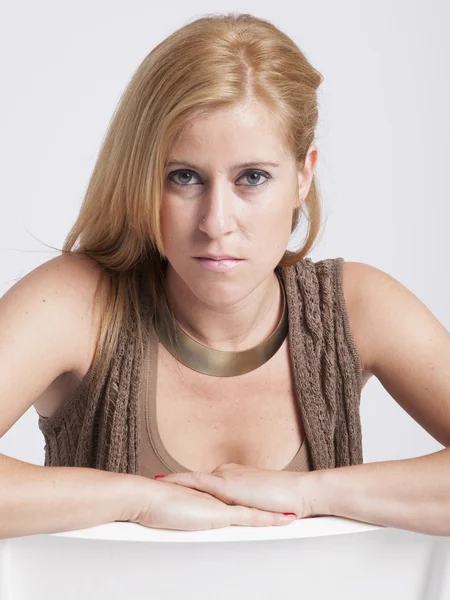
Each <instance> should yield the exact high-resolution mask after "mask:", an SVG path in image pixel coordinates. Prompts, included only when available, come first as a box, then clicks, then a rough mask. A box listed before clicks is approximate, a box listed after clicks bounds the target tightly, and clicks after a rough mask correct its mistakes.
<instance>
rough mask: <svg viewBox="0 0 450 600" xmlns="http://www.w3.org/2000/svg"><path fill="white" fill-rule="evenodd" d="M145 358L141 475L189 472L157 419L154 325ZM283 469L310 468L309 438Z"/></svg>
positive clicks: (140, 390)
mask: <svg viewBox="0 0 450 600" xmlns="http://www.w3.org/2000/svg"><path fill="white" fill-rule="evenodd" d="M149 330H150V335H149V339H148V340H147V344H146V347H145V353H144V361H143V363H142V364H143V373H142V377H141V378H140V385H139V399H138V401H139V403H140V414H141V419H140V428H141V431H140V433H141V435H140V439H141V447H140V470H139V475H142V476H144V477H150V478H153V477H154V476H155V475H156V474H158V473H160V474H161V475H168V474H169V473H181V472H189V471H191V469H187V468H186V467H184V466H183V465H181V464H180V463H179V462H177V461H176V460H175V459H174V458H173V457H172V456H171V455H170V454H169V453H168V451H167V450H166V448H165V447H164V445H163V443H162V440H161V437H160V435H159V432H158V426H157V422H156V393H157V390H156V388H157V365H158V341H159V340H158V335H157V333H156V331H155V328H154V327H153V325H151V327H150V329H149ZM282 470H283V471H310V470H312V469H311V462H310V456H309V451H308V443H307V440H306V437H304V438H303V442H302V444H301V446H300V448H299V449H298V451H297V454H296V455H295V456H294V458H293V459H292V460H291V462H290V463H289V464H288V465H286V466H285V467H284V468H283V469H282Z"/></svg>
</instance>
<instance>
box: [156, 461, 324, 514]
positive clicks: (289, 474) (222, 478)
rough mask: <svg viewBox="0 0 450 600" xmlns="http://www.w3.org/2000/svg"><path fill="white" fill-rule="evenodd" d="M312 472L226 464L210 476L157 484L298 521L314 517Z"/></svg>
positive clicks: (182, 476)
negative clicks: (274, 513)
mask: <svg viewBox="0 0 450 600" xmlns="http://www.w3.org/2000/svg"><path fill="white" fill-rule="evenodd" d="M312 478H314V476H313V474H312V473H300V472H295V471H277V470H271V469H258V468H256V467H250V466H247V465H240V464H236V463H226V464H222V465H219V466H218V467H217V468H216V469H214V471H212V472H211V473H204V472H202V471H193V472H192V471H191V472H188V473H171V474H170V475H166V476H165V477H164V478H163V479H159V480H158V481H159V482H164V483H174V484H177V485H179V486H184V487H187V488H191V489H193V490H198V491H202V492H207V493H208V494H211V495H212V496H214V497H215V498H218V499H219V500H221V501H222V502H225V503H226V504H228V505H242V506H248V507H251V508H255V509H259V510H266V511H274V512H279V513H287V512H291V513H295V515H296V517H297V518H299V519H304V518H306V517H311V516H313V514H314V510H313V500H314V496H315V495H316V491H317V490H316V489H315V485H313V481H314V483H315V482H316V479H315V478H314V479H312Z"/></svg>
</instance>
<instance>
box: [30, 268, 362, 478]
mask: <svg viewBox="0 0 450 600" xmlns="http://www.w3.org/2000/svg"><path fill="white" fill-rule="evenodd" d="M343 263H344V259H343V258H340V257H339V258H328V259H324V260H320V261H317V262H313V261H312V260H311V259H309V258H304V259H303V260H301V261H299V262H298V263H297V264H295V265H293V266H291V267H287V268H281V269H280V272H281V274H282V277H283V282H284V287H285V291H286V296H287V305H288V317H289V333H288V341H289V347H290V354H291V360H292V368H293V372H294V382H295V389H296V394H297V398H298V400H299V404H300V407H301V413H302V418H303V423H304V430H305V436H306V440H307V442H308V447H309V451H310V455H311V462H312V469H313V470H318V469H329V468H334V467H340V466H346V465H355V464H361V463H362V462H363V455H362V435H361V420H360V414H359V406H360V394H361V387H362V365H361V359H360V356H359V354H358V350H357V348H356V345H355V342H354V339H353V336H352V332H351V330H350V324H349V318H348V313H347V309H346V305H345V299H344V295H343V288H342V267H343ZM146 299H147V296H146V294H142V303H141V318H142V319H143V322H144V323H145V319H146V315H147V312H146V307H148V301H147V302H146ZM147 300H148V299H147ZM147 310H148V308H147ZM142 362H143V356H142V354H141V351H140V349H139V346H138V344H137V343H136V340H135V338H134V337H133V335H132V333H131V334H130V333H129V332H128V333H125V332H124V331H122V332H121V334H120V338H119V343H118V347H117V352H116V353H115V355H114V359H113V361H112V364H111V365H110V368H109V369H108V372H107V375H106V377H105V378H103V379H102V380H99V378H98V377H95V373H96V365H95V364H92V365H91V366H90V368H89V370H88V372H87V373H86V375H85V377H84V378H83V380H82V381H81V383H80V385H79V386H78V387H77V389H76V390H75V391H74V392H73V394H72V395H71V396H70V397H69V398H67V399H66V400H65V402H64V403H63V404H62V405H61V406H60V407H58V409H57V410H56V411H55V413H53V415H52V416H51V417H49V418H43V417H39V422H38V425H39V428H40V430H41V431H42V433H43V435H44V439H45V463H44V464H45V466H74V467H93V468H97V469H103V470H106V471H115V472H119V473H133V474H138V473H139V448H140V418H141V415H140V408H139V401H138V395H139V381H140V374H141V367H142Z"/></svg>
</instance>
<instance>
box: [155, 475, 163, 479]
mask: <svg viewBox="0 0 450 600" xmlns="http://www.w3.org/2000/svg"><path fill="white" fill-rule="evenodd" d="M161 477H165V475H155V477H154V479H160V478H161Z"/></svg>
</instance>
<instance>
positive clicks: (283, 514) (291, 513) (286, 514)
mask: <svg viewBox="0 0 450 600" xmlns="http://www.w3.org/2000/svg"><path fill="white" fill-rule="evenodd" d="M283 515H289V516H291V515H293V516H294V517H295V513H283Z"/></svg>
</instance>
